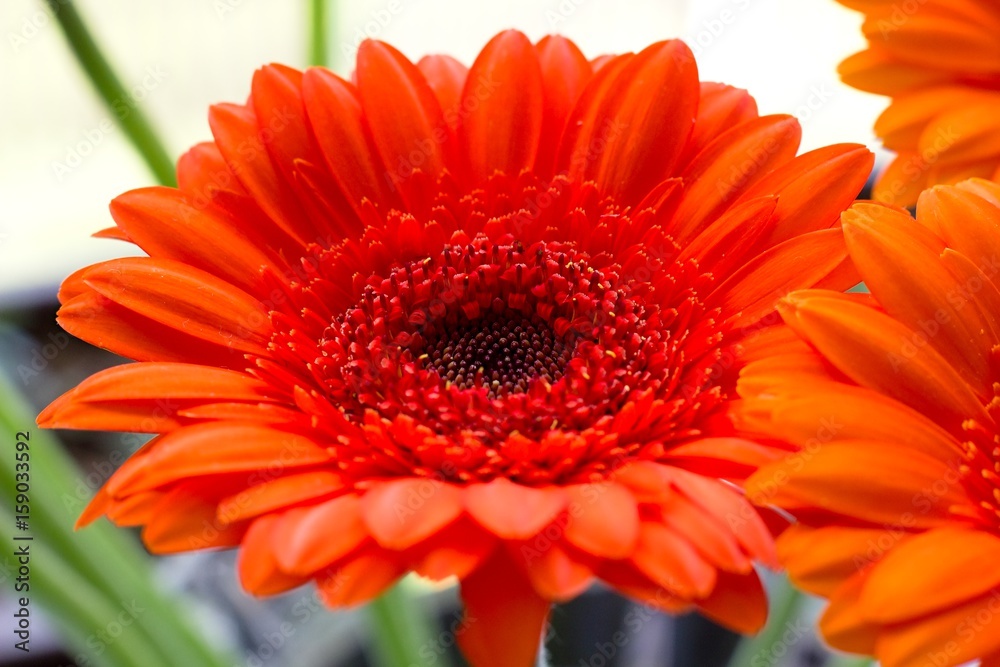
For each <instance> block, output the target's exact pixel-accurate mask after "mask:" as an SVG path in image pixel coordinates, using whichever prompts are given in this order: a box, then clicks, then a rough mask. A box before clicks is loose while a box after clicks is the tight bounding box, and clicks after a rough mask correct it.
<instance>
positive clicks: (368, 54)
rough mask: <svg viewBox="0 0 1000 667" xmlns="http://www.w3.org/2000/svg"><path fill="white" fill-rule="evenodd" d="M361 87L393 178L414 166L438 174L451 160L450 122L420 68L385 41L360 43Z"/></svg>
mask: <svg viewBox="0 0 1000 667" xmlns="http://www.w3.org/2000/svg"><path fill="white" fill-rule="evenodd" d="M356 76H357V81H358V93H359V96H360V99H361V106H362V108H363V109H364V115H365V118H366V119H367V121H368V124H369V126H370V127H371V130H372V136H373V138H374V141H375V145H376V147H377V148H378V152H379V154H380V155H381V157H382V161H383V163H384V164H385V166H386V168H387V169H388V170H389V171H388V177H389V178H391V180H392V182H393V183H394V184H398V183H399V182H400V181H405V180H406V179H407V178H409V177H410V176H411V175H412V174H413V171H414V169H420V170H421V171H423V172H424V173H426V174H430V175H431V176H432V177H437V175H438V174H440V173H441V170H442V169H444V167H445V165H446V164H447V162H448V159H447V157H446V156H447V153H448V150H447V146H446V144H447V138H448V126H447V125H446V124H445V121H444V116H443V115H442V113H441V105H440V104H438V101H437V97H435V96H434V91H433V90H431V87H430V86H429V85H427V80H426V79H424V76H423V74H421V73H420V70H418V69H417V67H416V66H415V65H414V64H413V63H411V62H410V61H409V60H407V59H406V56H404V55H403V54H402V53H400V52H399V51H397V50H396V49H394V48H393V47H391V46H389V45H388V44H385V43H384V42H377V41H372V40H366V41H364V42H362V43H361V47H360V48H359V49H358V59H357V72H356Z"/></svg>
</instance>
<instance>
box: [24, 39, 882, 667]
mask: <svg viewBox="0 0 1000 667" xmlns="http://www.w3.org/2000/svg"><path fill="white" fill-rule="evenodd" d="M356 80H357V83H356V84H353V83H350V82H347V81H345V80H343V79H341V78H339V77H337V76H335V75H333V74H331V73H330V72H328V71H326V70H322V69H311V70H308V71H307V72H305V73H301V72H297V71H295V70H291V69H288V68H284V67H279V66H271V67H267V68H264V69H263V70H261V71H260V72H258V73H257V75H256V76H255V77H254V81H253V89H252V95H251V99H250V101H249V102H248V104H247V105H245V106H234V105H220V106H217V107H215V108H213V110H212V115H211V125H212V130H213V133H214V135H215V142H214V143H209V144H203V145H201V146H199V147H197V148H195V149H194V150H193V151H191V152H190V153H188V154H187V155H186V156H185V157H184V158H182V160H181V162H180V164H179V167H178V176H179V178H178V180H179V183H180V189H179V190H173V189H168V188H149V189H143V190H137V191H133V192H130V193H127V194H125V195H122V196H121V197H119V198H118V199H116V200H115V202H114V203H113V204H112V214H113V216H114V218H115V221H116V223H117V225H118V226H117V228H115V229H113V230H110V231H108V232H106V233H105V235H106V236H113V237H117V238H122V239H125V240H128V241H131V242H133V243H135V244H136V245H138V246H139V247H140V248H142V249H143V250H145V251H146V252H147V253H148V254H149V255H150V257H143V258H132V259H125V260H115V261H112V262H107V263H104V264H99V265H96V266H92V267H88V268H86V269H83V270H81V271H79V272H78V273H76V274H74V275H73V276H71V277H70V278H69V279H67V280H66V282H65V283H64V285H63V288H62V290H61V293H60V298H61V300H62V302H63V307H62V309H61V310H60V314H59V319H60V322H61V323H62V324H63V326H64V327H65V328H66V329H67V330H68V331H70V332H72V333H73V334H75V335H77V336H79V337H81V338H83V339H85V340H88V341H90V342H92V343H93V344H95V345H99V346H101V347H105V348H107V349H110V350H113V351H115V352H117V353H119V354H122V355H124V356H127V357H130V358H133V359H135V360H137V361H138V362H140V363H138V364H131V365H126V366H122V367H119V368H115V369H111V370H109V371H106V372H104V373H101V374H98V375H97V376H94V377H93V378H91V379H89V380H87V381H85V382H84V383H83V384H81V385H80V386H79V387H78V388H77V389H75V390H73V391H71V392H69V393H68V394H66V395H65V396H63V397H62V398H60V399H58V400H57V401H56V402H55V403H53V404H52V405H51V406H50V407H49V408H48V409H47V410H46V411H45V412H44V413H43V414H42V416H41V417H40V419H39V421H40V423H42V424H44V425H46V426H51V427H62V428H96V429H107V430H135V431H145V432H153V433H159V434H161V435H159V437H157V438H155V439H154V440H153V441H151V442H150V443H149V444H148V445H147V446H146V447H144V448H143V449H142V450H141V451H140V452H139V453H137V454H136V455H135V456H134V457H133V458H132V459H130V460H129V461H128V462H127V463H126V464H125V465H124V466H122V468H121V469H120V470H119V471H118V472H117V473H116V474H115V475H114V477H113V478H112V479H111V480H110V481H109V482H108V484H107V486H106V487H105V488H104V489H102V491H101V492H100V493H99V495H98V497H97V498H96V499H95V501H94V503H93V504H92V505H91V507H90V508H89V509H88V511H87V512H86V514H85V516H84V517H83V521H89V520H92V519H94V518H96V517H98V516H100V515H102V514H107V515H108V516H109V517H110V518H111V519H112V520H114V521H116V522H118V523H121V524H127V525H144V526H145V529H144V532H143V536H144V539H145V540H146V543H147V544H148V545H149V546H150V547H151V548H152V549H154V550H156V551H159V552H173V551H181V550H187V549H192V548H199V547H209V546H235V545H239V546H240V548H241V554H240V574H241V577H242V580H243V583H244V585H245V586H246V588H247V589H248V590H250V591H252V592H255V593H262V594H263V593H274V592H278V591H281V590H284V589H287V588H290V587H293V586H297V585H300V584H302V583H304V582H307V581H309V580H316V581H317V582H318V583H319V586H320V589H321V591H322V593H323V595H324V596H325V599H326V601H327V602H328V603H329V604H331V605H345V604H354V603H359V602H363V601H365V600H368V599H370V598H371V597H373V596H375V595H377V594H378V593H380V592H381V591H382V590H384V589H385V588H386V587H387V586H389V585H391V583H392V582H394V581H395V580H396V579H397V578H399V577H400V576H402V575H404V574H405V573H407V572H408V571H416V572H419V573H421V574H423V575H426V576H428V577H432V578H435V579H441V578H444V577H448V576H452V575H454V576H457V577H458V578H459V579H461V582H462V596H463V599H464V601H465V603H466V605H467V607H468V608H469V610H470V612H471V615H472V616H473V617H474V618H476V619H477V621H478V622H477V623H474V624H471V625H470V626H469V627H468V629H467V630H466V631H465V632H464V633H463V634H462V637H461V641H462V643H463V645H464V647H465V649H466V651H467V653H468V655H469V656H470V658H471V659H472V661H473V662H474V664H476V665H503V666H504V667H510V666H512V665H529V664H531V662H532V659H533V656H534V653H535V651H536V649H537V646H538V642H539V639H540V636H541V630H542V626H543V624H544V621H545V618H546V616H547V613H548V608H549V605H550V603H551V602H552V601H560V600H566V599H569V598H571V597H573V596H575V595H576V594H578V593H579V592H581V591H582V590H584V588H586V587H587V586H588V584H589V583H590V582H591V581H593V580H594V579H598V578H599V579H603V580H604V581H607V582H609V583H610V584H612V585H614V586H616V587H617V588H619V589H620V590H622V591H624V592H626V593H628V594H631V595H633V596H635V597H637V598H638V599H641V600H644V601H648V602H650V603H652V604H656V605H658V606H659V607H660V608H663V609H666V610H671V611H679V610H683V609H687V608H690V607H692V606H694V607H697V608H699V609H701V610H703V611H704V612H705V613H707V614H709V615H710V616H712V617H714V618H716V619H718V620H720V621H722V622H723V623H726V624H728V625H730V626H731V627H734V628H736V629H738V630H742V631H754V630H756V629H757V628H759V627H760V626H761V624H762V623H763V621H764V617H765V613H766V612H765V598H764V595H763V591H762V589H761V586H760V582H759V580H758V578H757V575H756V574H755V572H754V569H753V562H754V561H762V562H764V563H772V562H773V553H772V544H771V537H770V534H769V531H768V530H767V528H766V527H765V525H764V523H763V521H762V520H761V518H760V517H759V516H758V515H757V514H756V513H755V512H754V511H753V510H751V509H750V506H749V505H748V504H747V503H746V501H745V500H744V499H743V497H742V495H741V493H740V492H738V491H737V490H736V488H735V487H734V486H732V485H731V484H728V483H726V482H727V481H736V482H739V481H741V480H742V479H744V478H745V477H746V476H747V475H749V474H750V473H751V472H753V471H754V470H755V469H756V468H757V467H758V466H759V465H760V464H761V463H764V462H767V461H770V460H772V459H774V458H775V457H776V456H777V454H778V452H776V451H775V450H774V449H772V448H770V447H768V446H763V445H759V444H755V443H753V442H750V441H747V440H744V439H741V438H739V437H737V434H736V433H735V432H734V431H733V429H732V427H731V425H730V423H729V421H728V413H729V405H730V399H731V398H732V396H733V386H734V378H735V376H736V374H737V372H738V371H739V370H740V368H741V367H742V366H743V365H744V364H745V361H746V359H747V358H749V357H752V356H753V355H754V354H759V353H761V350H766V343H765V344H764V345H760V344H757V345H756V346H753V345H749V344H748V343H747V339H748V337H749V336H751V335H753V339H754V340H755V341H758V342H759V341H761V340H766V339H767V336H766V335H765V336H757V334H759V333H761V332H767V331H770V330H771V329H772V327H773V325H774V324H775V323H776V321H777V318H776V315H775V312H774V303H775V301H776V300H777V299H778V298H779V297H781V296H782V295H784V294H785V293H786V292H787V291H788V290H790V289H796V288H803V287H813V286H823V287H830V288H833V289H843V288H846V287H849V286H851V285H853V284H854V283H855V282H856V281H857V277H856V276H855V274H854V272H853V270H852V268H851V267H850V265H849V263H848V262H847V261H846V250H845V247H844V243H843V238H842V234H841V231H840V229H839V226H838V218H839V213H840V211H841V210H842V209H843V208H844V207H846V206H847V205H848V204H849V203H850V202H851V200H852V199H853V197H854V196H855V194H856V193H857V192H858V190H859V189H860V187H861V186H862V184H863V183H864V181H865V178H866V177H867V174H868V170H869V169H870V166H871V156H870V154H869V153H868V152H867V151H866V150H865V149H864V148H861V147H858V146H853V145H851V146H847V145H845V146H836V147H830V148H826V149H822V150H819V151H814V152H812V153H809V154H806V155H803V156H800V157H795V152H796V150H797V147H798V141H799V134H800V133H799V127H798V124H797V123H796V121H795V120H794V119H792V118H790V117H787V116H769V117H758V115H757V111H756V105H755V104H754V101H753V99H752V98H751V97H749V96H748V95H747V94H746V93H745V92H743V91H740V90H736V89H733V88H730V87H727V86H722V85H718V84H709V83H699V81H698V76H697V70H696V67H695V63H694V60H693V58H692V56H691V53H690V51H689V50H688V49H687V47H685V46H684V45H683V44H681V43H679V42H664V43H660V44H655V45H653V46H651V47H649V48H647V49H646V50H644V51H642V52H641V53H638V54H635V55H633V54H627V55H623V56H618V57H614V58H602V59H599V60H597V61H594V62H590V61H588V60H587V59H586V58H584V57H583V56H582V55H581V53H580V51H579V50H578V49H577V48H576V47H575V46H574V45H573V44H572V43H571V42H569V41H567V40H565V39H562V38H558V37H550V38H546V39H544V40H542V41H541V42H539V43H538V44H537V45H532V44H531V43H530V42H529V41H528V40H527V39H526V38H525V37H524V36H523V35H521V34H520V33H517V32H505V33H501V34H500V35H498V36H497V37H496V38H494V39H493V40H492V41H491V42H490V43H489V44H488V45H487V46H486V48H485V49H484V51H483V52H482V53H481V54H480V56H479V57H478V59H477V60H476V62H475V63H474V64H473V66H472V68H471V69H470V70H468V71H466V69H465V68H464V67H463V66H461V65H460V64H458V63H457V62H455V61H454V60H451V59H449V58H444V57H430V58H426V59H424V60H422V61H420V63H418V64H417V65H413V64H411V63H410V62H409V61H408V60H407V59H406V58H405V57H403V56H402V55H401V54H400V53H399V52H398V51H396V50H394V49H393V48H392V47H390V46H388V45H386V44H382V43H379V42H367V43H365V44H364V45H363V46H362V48H361V50H360V51H359V56H358V63H357V74H356ZM724 480H725V481H724Z"/></svg>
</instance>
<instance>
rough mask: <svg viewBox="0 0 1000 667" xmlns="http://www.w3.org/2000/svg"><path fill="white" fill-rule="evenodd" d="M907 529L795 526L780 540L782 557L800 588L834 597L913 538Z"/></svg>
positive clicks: (792, 578) (782, 535) (779, 553)
mask: <svg viewBox="0 0 1000 667" xmlns="http://www.w3.org/2000/svg"><path fill="white" fill-rule="evenodd" d="M910 535H911V533H908V532H907V531H906V529H905V527H904V526H897V527H892V526H887V527H885V528H853V527H849V526H840V525H832V526H825V527H822V528H812V527H810V526H806V525H803V524H793V525H792V526H790V527H789V528H788V530H786V531H785V532H783V533H782V534H781V537H779V538H778V556H779V558H780V559H781V562H782V564H783V565H784V566H785V567H786V568H788V576H789V578H791V580H792V581H793V582H794V583H795V585H796V586H798V587H799V588H802V589H803V590H805V591H808V592H810V593H814V594H816V595H823V596H830V595H832V594H833V593H834V591H835V590H836V589H837V588H838V587H839V586H840V585H841V584H843V583H844V581H846V580H847V579H849V578H850V577H851V576H852V575H853V574H854V573H855V572H857V571H858V570H861V569H863V568H865V567H866V566H868V565H870V564H872V563H876V562H878V561H879V560H880V559H881V558H882V557H883V556H884V555H885V554H886V553H887V552H889V551H890V550H891V549H894V548H895V547H897V546H898V545H899V544H900V542H901V541H902V540H906V539H908V538H909V536H910Z"/></svg>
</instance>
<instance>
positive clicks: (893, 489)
mask: <svg viewBox="0 0 1000 667" xmlns="http://www.w3.org/2000/svg"><path fill="white" fill-rule="evenodd" d="M960 462H961V458H960V456H959V455H958V454H956V456H955V459H954V460H952V461H951V462H950V464H951V466H953V467H949V465H948V464H947V463H945V462H942V461H939V460H937V459H935V458H933V457H931V456H928V455H927V454H923V453H922V452H918V451H913V450H911V449H909V448H907V447H903V446H896V445H889V444H886V443H882V442H870V441H840V440H838V441H836V442H832V443H827V444H820V445H818V446H814V447H811V448H810V449H809V450H808V451H805V452H802V453H801V454H796V455H792V456H790V457H789V458H788V459H785V460H783V461H780V462H778V463H773V464H770V465H768V466H765V467H763V468H761V469H760V471H758V472H757V473H756V474H755V475H753V476H752V477H751V478H750V480H749V481H748V482H747V495H748V496H749V497H750V498H753V500H754V502H767V503H770V504H774V505H778V506H779V507H782V508H783V509H786V510H788V511H790V512H792V513H796V512H799V511H802V512H804V513H810V514H818V515H820V516H826V515H828V514H831V513H832V514H834V515H836V516H837V517H850V518H853V519H857V520H859V521H866V522H872V523H877V524H885V525H897V524H899V523H900V522H901V521H904V520H906V521H907V522H909V523H910V525H912V526H920V527H932V526H940V525H943V524H946V523H948V522H950V521H952V520H953V515H952V514H951V512H950V510H951V508H952V507H955V506H959V507H969V506H970V505H972V506H973V507H976V506H977V505H978V503H973V502H972V501H971V500H970V499H969V497H968V495H967V494H966V491H965V489H964V487H963V485H962V484H961V476H960V475H959V473H958V471H957V467H958V465H959V464H960ZM889 471H891V474H887V473H888V472H889ZM915 490H916V491H915Z"/></svg>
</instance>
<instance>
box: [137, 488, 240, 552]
mask: <svg viewBox="0 0 1000 667" xmlns="http://www.w3.org/2000/svg"><path fill="white" fill-rule="evenodd" d="M217 506H218V503H217V501H215V500H212V499H209V498H205V497H201V494H199V493H198V489H197V484H191V483H181V484H180V485H178V486H177V487H175V488H173V489H171V490H170V492H168V493H166V494H164V495H163V497H162V498H160V500H159V501H158V502H157V503H156V505H155V506H154V508H153V510H152V512H151V513H150V516H149V521H148V522H147V523H146V525H145V527H144V528H143V531H142V541H143V544H145V545H146V547H147V548H148V549H149V550H150V551H151V552H152V553H154V554H158V555H165V554H173V553H182V552H185V551H193V550H196V549H208V548H217V547H234V546H236V545H237V544H239V543H240V541H241V540H242V539H243V535H244V534H245V533H246V530H247V525H246V524H244V523H239V524H232V523H230V524H224V523H222V522H220V521H218V519H217V518H216V508H217Z"/></svg>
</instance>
